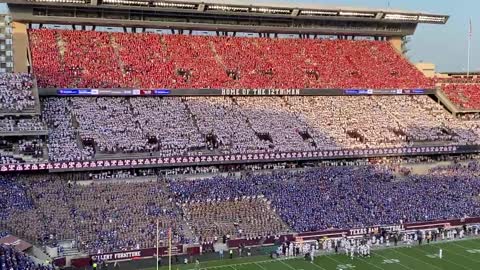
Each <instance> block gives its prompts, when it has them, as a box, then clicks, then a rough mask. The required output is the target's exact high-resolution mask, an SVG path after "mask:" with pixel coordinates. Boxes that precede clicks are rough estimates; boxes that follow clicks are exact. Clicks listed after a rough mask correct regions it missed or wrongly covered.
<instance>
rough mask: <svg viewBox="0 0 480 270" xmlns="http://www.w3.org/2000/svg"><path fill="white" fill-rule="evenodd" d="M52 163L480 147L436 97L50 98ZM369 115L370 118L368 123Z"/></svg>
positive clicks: (474, 126) (479, 134)
mask: <svg viewBox="0 0 480 270" xmlns="http://www.w3.org/2000/svg"><path fill="white" fill-rule="evenodd" d="M43 104H44V106H43V117H44V119H45V120H46V121H47V123H48V125H49V129H50V135H49V144H48V145H49V157H50V159H51V160H54V161H59V160H88V159H91V158H93V157H95V158H106V157H112V156H113V157H114V156H119V155H120V156H121V155H123V154H125V155H127V154H128V155H131V154H133V153H135V154H139V153H140V154H143V155H144V156H146V157H148V156H155V157H169V156H184V155H197V154H200V153H203V154H208V153H224V154H230V153H241V154H243V153H264V152H288V151H309V150H331V149H352V148H355V149H358V148H362V149H363V148H380V147H403V146H418V145H429V144H436V145H438V144H442V145H469V144H479V143H480V129H478V121H477V120H472V121H460V120H458V119H456V118H454V117H453V116H452V115H450V114H448V113H447V112H446V111H445V110H444V109H443V108H442V107H441V106H440V105H439V104H437V103H435V102H434V101H433V100H431V99H430V98H429V97H427V96H388V97H384V96H374V97H335V96H323V97H261V98H256V97H184V98H180V97H165V98H155V97H131V98H128V97H115V98H113V97H112V98H103V97H99V98H89V97H88V98H82V97H74V98H47V99H44V100H43ZM359 111H361V113H359Z"/></svg>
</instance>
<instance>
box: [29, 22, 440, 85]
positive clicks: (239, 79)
mask: <svg viewBox="0 0 480 270" xmlns="http://www.w3.org/2000/svg"><path fill="white" fill-rule="evenodd" d="M30 45H31V48H32V60H33V69H34V72H35V74H36V76H37V78H38V83H39V85H40V86H41V87H87V88H101V87H106V88H112V87H144V88H164V87H167V88H193V89H197V88H351V87H361V88H380V89H381V88H389V89H396V88H425V87H428V88H431V87H432V86H433V82H431V81H430V80H428V79H427V78H425V77H424V76H423V75H422V74H421V73H420V72H419V71H418V70H417V69H415V67H413V66H412V65H411V64H410V63H409V62H408V61H407V60H406V59H404V58H403V57H402V56H401V55H400V54H398V53H397V52H395V50H394V49H393V48H392V47H391V45H390V44H389V43H387V42H380V41H366V40H364V41H350V40H308V39H267V38H240V37H214V36H186V35H158V34H153V33H149V34H136V33H109V32H96V31H72V30H52V29H36V30H30Z"/></svg>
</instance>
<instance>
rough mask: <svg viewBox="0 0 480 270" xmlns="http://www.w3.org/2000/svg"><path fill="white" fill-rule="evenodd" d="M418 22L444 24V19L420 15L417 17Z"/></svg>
mask: <svg viewBox="0 0 480 270" xmlns="http://www.w3.org/2000/svg"><path fill="white" fill-rule="evenodd" d="M418 20H419V21H421V22H442V23H443V22H445V17H438V16H424V15H421V16H419V17H418Z"/></svg>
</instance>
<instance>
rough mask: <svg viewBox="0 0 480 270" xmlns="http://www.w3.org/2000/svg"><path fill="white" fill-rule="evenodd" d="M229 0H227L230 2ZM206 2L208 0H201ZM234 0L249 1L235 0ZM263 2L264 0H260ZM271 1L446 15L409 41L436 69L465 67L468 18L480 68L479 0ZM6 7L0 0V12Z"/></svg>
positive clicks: (417, 56) (413, 52)
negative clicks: (439, 21)
mask: <svg viewBox="0 0 480 270" xmlns="http://www.w3.org/2000/svg"><path fill="white" fill-rule="evenodd" d="M217 1H218V0H217ZM220 1H221V0H220ZM231 1H232V0H229V2H231ZM204 2H208V0H204ZM238 2H251V3H254V2H255V1H249V0H238ZM262 2H267V0H265V1H262ZM268 2H271V3H275V2H277V3H289V4H292V3H298V4H299V5H300V4H302V3H305V4H320V5H330V6H350V7H369V8H387V7H390V8H393V9H402V10H409V11H423V12H428V13H439V14H444V15H450V19H449V21H448V22H447V24H446V25H434V24H420V25H419V26H418V28H417V31H416V32H415V34H414V35H413V36H412V39H411V42H410V43H409V49H410V52H409V53H408V57H409V58H410V59H411V61H412V62H415V63H416V62H431V63H434V64H435V65H436V66H437V71H440V72H442V71H443V72H445V71H464V72H465V71H466V70H467V51H468V50H467V44H468V42H467V40H468V29H469V26H468V25H469V20H470V18H471V19H472V29H473V35H472V41H471V58H470V59H471V64H470V70H471V71H480V0H321V1H318V0H295V1H286V0H283V1H282V0H268ZM6 10H7V8H6V6H5V4H0V12H2V11H3V12H5V11H6Z"/></svg>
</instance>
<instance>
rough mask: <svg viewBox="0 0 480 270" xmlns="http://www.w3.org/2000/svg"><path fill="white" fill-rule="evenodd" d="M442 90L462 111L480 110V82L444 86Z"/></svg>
mask: <svg viewBox="0 0 480 270" xmlns="http://www.w3.org/2000/svg"><path fill="white" fill-rule="evenodd" d="M442 90H443V91H444V92H445V94H446V95H447V97H448V98H449V99H450V101H452V102H453V103H454V104H456V105H457V106H459V108H460V109H470V110H479V109H480V82H477V83H464V84H461V83H449V84H443V85H442Z"/></svg>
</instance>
